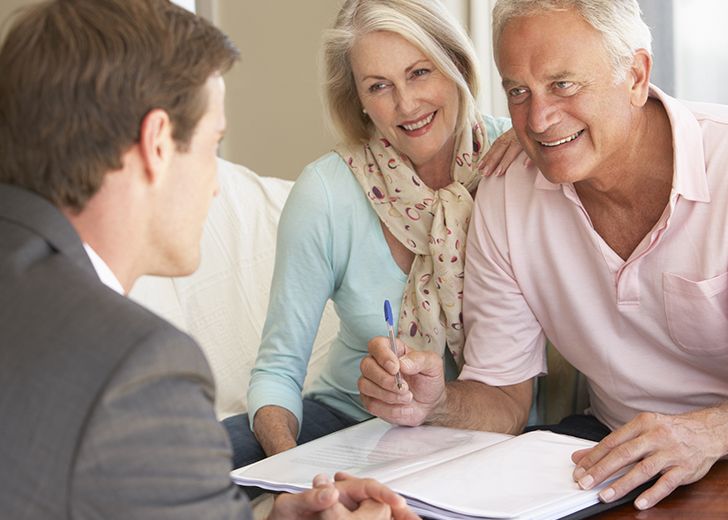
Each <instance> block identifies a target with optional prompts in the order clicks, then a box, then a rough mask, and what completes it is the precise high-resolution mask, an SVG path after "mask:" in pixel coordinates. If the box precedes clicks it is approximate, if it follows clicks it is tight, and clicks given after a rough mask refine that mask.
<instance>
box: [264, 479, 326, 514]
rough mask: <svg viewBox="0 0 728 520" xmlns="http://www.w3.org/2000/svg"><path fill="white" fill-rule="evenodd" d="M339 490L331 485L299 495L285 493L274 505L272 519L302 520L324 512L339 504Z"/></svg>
mask: <svg viewBox="0 0 728 520" xmlns="http://www.w3.org/2000/svg"><path fill="white" fill-rule="evenodd" d="M338 499H339V490H338V489H336V487H334V485H333V484H330V485H329V486H326V487H321V488H316V489H309V490H307V491H304V492H302V493H298V494H289V493H283V494H281V495H279V496H278V497H277V498H276V500H275V502H274V503H273V510H272V511H271V515H270V518H271V519H277V518H300V517H303V516H307V515H310V514H312V513H318V512H320V511H324V510H325V509H328V508H330V507H332V506H334V505H336V504H337V502H338Z"/></svg>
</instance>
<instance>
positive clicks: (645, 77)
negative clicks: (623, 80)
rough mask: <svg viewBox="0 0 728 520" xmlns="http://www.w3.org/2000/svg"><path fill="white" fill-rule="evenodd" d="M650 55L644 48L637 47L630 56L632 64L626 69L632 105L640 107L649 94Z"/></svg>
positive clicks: (645, 101)
mask: <svg viewBox="0 0 728 520" xmlns="http://www.w3.org/2000/svg"><path fill="white" fill-rule="evenodd" d="M651 71H652V56H650V53H649V52H647V50H646V49H637V51H636V52H635V53H634V56H633V57H632V65H631V66H630V68H629V70H628V71H627V79H628V81H629V87H630V100H631V102H632V106H635V107H642V106H644V104H645V103H647V98H648V97H649V94H650V72H651Z"/></svg>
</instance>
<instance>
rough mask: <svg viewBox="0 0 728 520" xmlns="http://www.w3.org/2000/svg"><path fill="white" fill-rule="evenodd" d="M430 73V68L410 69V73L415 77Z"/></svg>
mask: <svg viewBox="0 0 728 520" xmlns="http://www.w3.org/2000/svg"><path fill="white" fill-rule="evenodd" d="M429 73H430V69H416V70H414V71H412V75H413V76H415V77H419V76H425V75H427V74H429Z"/></svg>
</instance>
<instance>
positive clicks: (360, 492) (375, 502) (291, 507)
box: [268, 473, 419, 520]
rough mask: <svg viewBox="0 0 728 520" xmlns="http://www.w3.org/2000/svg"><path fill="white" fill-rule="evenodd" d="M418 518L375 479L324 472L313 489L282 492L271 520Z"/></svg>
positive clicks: (395, 495) (400, 498) (385, 519)
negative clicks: (329, 477)
mask: <svg viewBox="0 0 728 520" xmlns="http://www.w3.org/2000/svg"><path fill="white" fill-rule="evenodd" d="M300 518H305V519H321V520H390V519H391V518H394V519H395V520H417V519H418V518H419V517H418V516H417V515H416V514H414V513H413V512H412V511H410V510H409V508H408V507H407V504H406V502H405V500H404V499H403V498H402V497H401V496H399V495H397V494H396V493H395V492H393V491H392V490H390V489H389V488H387V487H386V486H385V485H383V484H380V483H379V482H377V481H375V480H372V479H358V478H354V477H351V476H349V475H346V474H344V473H337V474H336V482H331V481H330V480H329V479H328V478H327V477H326V476H324V475H317V476H316V477H315V478H314V480H313V489H311V490H309V491H305V492H303V493H300V494H296V495H289V494H283V495H280V496H279V497H278V498H277V499H276V501H275V504H274V506H273V510H272V511H271V514H270V516H269V517H268V520H295V519H300Z"/></svg>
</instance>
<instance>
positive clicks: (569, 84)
mask: <svg viewBox="0 0 728 520" xmlns="http://www.w3.org/2000/svg"><path fill="white" fill-rule="evenodd" d="M554 86H555V87H556V88H557V89H559V90H565V89H567V88H570V87H572V86H574V83H573V82H571V81H557V82H556V83H554Z"/></svg>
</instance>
